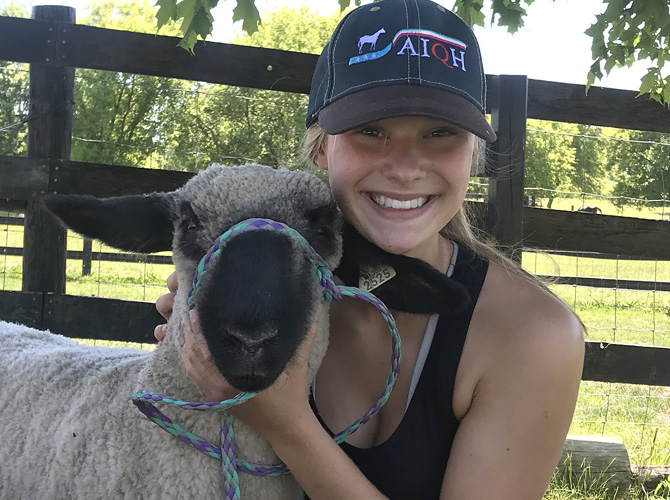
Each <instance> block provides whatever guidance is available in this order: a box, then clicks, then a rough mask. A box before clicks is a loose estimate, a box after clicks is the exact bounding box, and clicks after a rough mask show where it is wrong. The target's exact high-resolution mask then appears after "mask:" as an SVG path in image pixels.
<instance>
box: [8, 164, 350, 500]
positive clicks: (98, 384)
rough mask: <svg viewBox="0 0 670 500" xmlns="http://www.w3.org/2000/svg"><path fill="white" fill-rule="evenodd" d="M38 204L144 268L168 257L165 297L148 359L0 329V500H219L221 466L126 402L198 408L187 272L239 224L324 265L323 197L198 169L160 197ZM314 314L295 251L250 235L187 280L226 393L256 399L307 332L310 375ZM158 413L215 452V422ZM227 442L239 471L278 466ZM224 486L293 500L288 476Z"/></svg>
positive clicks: (216, 417) (278, 181) (316, 305)
mask: <svg viewBox="0 0 670 500" xmlns="http://www.w3.org/2000/svg"><path fill="white" fill-rule="evenodd" d="M45 203H46V206H47V208H49V209H50V210H51V211H52V212H53V213H55V214H56V215H57V216H58V217H60V218H61V219H62V220H63V221H64V222H65V224H66V225H67V226H68V227H70V228H71V229H73V230H75V231H77V232H79V233H81V234H84V235H86V236H88V237H93V238H97V239H100V240H102V241H103V242H105V243H107V244H109V245H111V246H114V247H117V248H120V249H124V250H128V251H136V252H144V253H149V252H156V251H162V250H167V249H170V248H172V249H173V259H174V262H175V266H176V268H177V275H178V282H179V289H178V293H177V296H176V297H175V303H174V310H173V315H172V317H171V319H170V321H169V322H168V327H167V335H166V338H165V340H163V341H162V342H161V343H160V344H159V345H158V346H157V347H156V349H155V350H154V351H153V352H142V351H137V350H133V349H110V348H104V347H91V346H85V345H80V344H78V343H76V342H73V341H71V340H69V339H67V338H65V337H62V336H60V335H55V334H51V333H49V332H42V331H37V330H34V329H31V328H28V327H25V326H21V325H16V324H11V323H6V322H0V380H1V381H2V383H1V387H0V402H1V403H0V404H2V408H3V410H2V415H3V431H2V439H0V499H2V500H10V499H12V500H14V499H17V498H50V499H54V500H59V499H63V500H65V499H67V500H72V499H103V498H105V499H117V498H119V499H121V498H132V499H133V500H141V499H159V498H160V499H163V498H208V499H209V498H212V499H214V498H223V494H222V486H221V477H222V470H221V464H220V463H219V462H217V461H216V460H214V459H212V458H211V457H209V456H207V455H205V454H203V453H199V452H198V451H196V450H194V449H193V448H191V447H189V446H185V445H183V444H182V443H179V442H178V441H177V440H176V439H175V438H174V437H172V436H171V435H169V434H168V433H166V432H163V431H162V430H160V429H159V428H158V427H157V426H155V425H154V424H153V423H152V422H151V421H149V420H147V419H146V418H144V417H143V416H142V414H141V413H140V412H139V411H137V409H136V408H135V407H134V406H133V404H132V403H131V401H130V396H131V395H132V394H133V393H134V392H136V391H138V390H140V389H143V390H149V391H153V392H157V393H161V394H166V395H170V396H175V397H179V398H180V399H183V400H187V401H202V399H203V396H202V394H201V393H200V391H199V390H198V388H197V387H196V385H195V384H194V383H193V381H192V380H191V379H190V378H189V377H188V375H187V374H186V371H185V369H184V365H183V362H182V359H181V349H182V346H183V342H184V339H183V329H184V327H185V326H186V325H187V324H188V323H187V321H188V319H187V318H188V309H189V306H188V305H187V295H188V292H189V290H190V288H191V282H192V280H193V275H194V271H195V269H196V266H197V264H198V262H199V260H200V258H201V257H202V256H203V255H204V254H205V252H206V251H207V250H208V249H209V247H210V246H211V245H212V243H213V242H214V241H215V239H216V238H217V237H218V236H219V235H221V234H222V233H223V232H224V231H225V230H226V229H228V228H229V227H231V226H233V225H234V224H236V223H237V222H239V221H240V220H243V219H247V218H252V217H263V218H270V219H273V220H276V221H279V222H282V223H284V224H286V225H288V226H290V227H292V228H294V229H295V230H297V231H298V232H299V233H300V234H302V235H303V236H304V237H305V238H306V239H307V240H308V241H309V243H310V244H311V246H312V247H313V248H314V249H315V250H316V252H318V253H319V255H321V257H322V258H323V259H324V261H325V263H326V264H327V265H328V266H329V267H331V268H335V267H336V266H337V264H338V261H339V259H340V256H341V231H340V225H341V215H340V213H339V211H338V210H337V208H336V206H335V204H334V202H333V199H332V195H331V193H330V190H329V188H328V186H327V185H326V184H325V183H323V182H321V181H320V180H319V179H318V178H316V177H314V176H312V175H310V174H307V173H305V172H294V171H288V170H274V169H272V168H269V167H263V166H260V165H245V166H240V167H224V166H220V165H213V166H210V167H209V168H207V169H206V170H204V171H203V172H201V173H200V174H198V175H196V176H195V177H193V178H192V179H191V180H190V181H188V182H187V183H186V184H185V185H184V186H183V187H181V188H180V189H178V190H176V191H174V192H170V193H154V194H151V195H145V196H132V197H120V198H111V199H107V200H99V199H96V198H92V197H86V196H72V197H51V198H47V199H46V200H45ZM322 299H323V289H322V288H321V286H320V285H319V282H318V280H317V278H316V274H315V272H314V269H313V267H312V264H310V263H309V262H308V261H307V260H306V259H305V258H304V256H303V251H302V248H301V246H300V244H299V243H297V242H296V241H295V239H293V238H290V237H288V236H287V235H286V234H282V233H279V232H273V231H262V232H254V233H244V234H240V235H238V236H236V237H235V238H233V239H231V240H230V241H229V242H228V243H227V245H226V247H225V249H224V250H223V251H222V253H221V256H220V257H219V259H218V260H217V262H216V263H212V264H211V266H210V269H209V270H208V272H207V275H206V276H205V277H204V278H203V281H202V285H201V288H200V291H199V293H198V295H197V296H196V297H195V309H196V311H198V313H199V316H200V321H201V327H202V330H203V334H204V336H205V338H206V340H207V345H208V347H209V349H210V351H211V352H212V356H213V358H214V361H215V364H216V366H217V368H218V369H219V371H220V372H221V373H222V375H223V376H224V377H225V378H226V379H227V380H228V381H229V382H230V383H231V385H233V386H234V387H236V388H238V389H240V390H243V391H258V390H262V389H264V388H265V387H267V386H269V385H270V384H271V383H272V382H273V381H274V380H275V379H276V377H277V376H278V375H279V374H280V373H281V372H282V371H283V369H284V367H285V366H286V364H287V363H288V362H289V360H290V358H291V356H292V354H293V353H294V351H295V349H296V347H297V346H298V345H299V344H300V342H301V341H302V340H303V339H304V338H305V335H306V333H307V331H308V329H309V327H310V325H311V324H312V323H313V321H314V320H315V319H316V318H317V317H318V320H319V326H318V332H317V336H316V339H315V340H314V344H313V349H312V352H311V357H310V360H309V365H308V367H309V376H310V377H313V376H314V374H315V371H316V368H317V367H318V365H319V363H320V360H321V357H322V356H323V354H324V353H325V350H326V346H327V333H328V316H327V314H328V307H327V304H322ZM63 313H64V314H67V312H66V311H64V312H63ZM217 325H218V326H217ZM220 325H223V330H224V332H223V333H219V331H220V329H221V328H220ZM161 411H163V412H164V413H165V415H167V416H168V417H169V418H171V419H172V420H173V421H175V422H177V423H179V424H180V425H181V426H183V427H184V428H186V429H188V430H189V431H191V432H193V433H194V434H196V435H197V436H200V437H201V438H203V439H205V440H207V441H209V442H210V443H219V442H220V432H221V419H222V417H221V414H220V413H211V412H210V413H204V412H191V411H185V410H178V409H173V408H161ZM235 441H236V445H237V455H238V456H239V457H241V458H242V459H244V460H247V461H249V462H253V463H259V464H268V465H271V464H275V463H277V462H278V459H277V457H276V455H275V454H274V452H273V451H272V449H271V447H270V446H269V445H268V444H267V443H266V442H264V441H263V440H262V439H260V438H259V437H258V436H257V435H256V434H254V432H253V431H251V429H249V428H248V427H246V426H244V425H243V423H242V422H236V423H235ZM239 485H240V491H241V495H242V498H243V499H261V498H262V499H282V500H284V499H287V498H302V493H301V490H300V488H299V487H298V485H297V483H296V482H295V480H294V479H293V478H292V477H291V476H290V475H284V476H280V477H271V478H266V477H260V478H259V477H255V476H252V475H249V474H240V476H239Z"/></svg>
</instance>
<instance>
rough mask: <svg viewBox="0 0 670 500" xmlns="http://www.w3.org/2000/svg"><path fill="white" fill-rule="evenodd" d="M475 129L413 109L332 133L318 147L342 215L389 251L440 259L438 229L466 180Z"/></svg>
mask: <svg viewBox="0 0 670 500" xmlns="http://www.w3.org/2000/svg"><path fill="white" fill-rule="evenodd" d="M474 148H475V137H474V135H473V134H471V133H470V132H467V131H465V130H463V129H461V128H459V127H456V126H454V125H451V124H449V123H447V122H443V121H439V120H434V119H431V118H424V117H418V116H404V117H399V118H389V119H385V120H379V121H376V122H373V123H370V124H368V125H364V126H361V127H359V128H356V129H353V130H351V131H348V132H345V133H343V134H339V135H329V136H327V138H326V143H325V146H324V148H323V150H322V151H321V152H320V153H319V154H318V155H317V157H316V163H317V165H318V166H319V167H320V168H322V169H324V170H328V176H329V178H330V185H331V188H332V190H333V194H334V196H335V199H336V201H337V203H338V205H339V207H340V209H341V210H342V212H343V213H344V215H345V217H346V218H347V220H348V221H349V222H350V223H352V224H353V225H354V227H356V229H358V231H359V232H360V233H361V234H362V235H363V236H365V237H366V238H367V239H368V240H369V241H371V242H373V243H374V244H375V245H377V246H378V247H380V248H382V249H384V250H386V251H387V252H391V253H395V254H404V255H408V256H411V257H415V258H420V259H422V260H425V261H426V262H429V263H431V264H433V265H434V266H438V265H440V266H441V263H440V262H439V261H438V259H439V255H440V253H439V241H440V237H439V232H440V230H441V229H442V228H443V227H444V226H445V225H446V224H447V222H449V221H450V220H451V219H452V218H453V217H454V215H455V214H456V212H457V211H458V209H459V208H460V206H461V204H462V203H463V200H464V199H465V193H466V191H467V188H468V181H469V178H470V167H471V165H472V160H473V153H474Z"/></svg>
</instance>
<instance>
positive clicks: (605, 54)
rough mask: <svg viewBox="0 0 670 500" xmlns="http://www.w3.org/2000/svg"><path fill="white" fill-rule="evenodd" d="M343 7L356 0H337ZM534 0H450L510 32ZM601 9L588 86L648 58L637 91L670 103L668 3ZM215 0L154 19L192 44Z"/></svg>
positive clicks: (184, 3) (169, 7) (647, 1)
mask: <svg viewBox="0 0 670 500" xmlns="http://www.w3.org/2000/svg"><path fill="white" fill-rule="evenodd" d="M337 1H338V4H339V5H340V9H341V10H342V11H344V10H345V9H347V8H349V7H350V6H351V5H352V4H354V5H360V4H361V0H337ZM534 1H535V0H455V1H454V6H453V8H454V11H455V12H456V13H457V14H458V15H460V16H461V17H462V18H463V19H464V20H465V22H467V23H468V24H469V25H470V26H474V25H478V26H484V25H485V23H486V17H485V14H484V7H485V6H486V7H488V8H489V9H490V12H491V17H490V20H489V22H490V23H491V24H497V25H499V26H506V27H507V29H508V31H509V32H510V33H515V32H516V31H517V30H518V29H519V28H521V27H522V26H523V24H524V21H525V16H526V14H527V11H526V8H527V7H528V6H530V5H531V4H532V3H533V2H534ZM603 1H604V3H605V4H606V9H605V11H604V12H603V13H601V14H599V15H597V16H596V22H595V23H594V24H593V25H592V26H591V27H590V28H589V29H588V30H587V31H586V33H587V34H588V35H589V36H591V38H592V46H591V51H592V57H593V61H594V62H593V65H592V66H591V69H590V71H589V73H588V75H587V77H588V83H587V89H588V87H589V86H590V85H591V84H593V83H594V82H595V81H596V80H597V79H600V78H602V77H603V71H604V72H605V73H606V74H608V73H609V72H610V71H611V70H612V69H613V68H614V67H615V66H627V67H630V66H631V65H632V64H633V63H634V62H635V61H640V60H646V59H649V60H650V63H651V66H650V68H649V72H648V73H647V74H646V75H645V76H644V77H643V78H642V80H641V82H640V93H641V94H649V95H650V97H651V98H652V99H655V100H657V101H659V102H664V103H665V104H667V105H670V78H669V77H668V76H667V75H666V76H664V74H663V69H664V65H665V62H666V60H670V4H669V3H668V2H667V1H666V0H603ZM217 3H218V0H157V2H156V5H157V6H158V12H157V14H156V19H157V25H158V27H159V29H160V27H161V26H163V25H165V24H166V23H169V22H181V24H180V30H181V33H182V36H183V39H182V41H181V42H180V45H181V46H182V47H184V48H185V49H187V50H191V51H192V50H193V48H194V46H195V44H196V42H197V41H198V39H202V40H204V39H206V38H207V36H209V35H210V34H211V32H212V23H213V18H212V14H211V10H212V9H213V8H214V7H215V6H216V4H217ZM238 20H242V21H243V24H242V26H243V29H244V30H245V31H246V32H247V33H254V32H255V31H256V30H257V29H258V27H259V26H260V23H261V17H260V14H259V12H258V9H257V8H256V6H255V0H237V6H236V7H235V9H234V10H233V21H238Z"/></svg>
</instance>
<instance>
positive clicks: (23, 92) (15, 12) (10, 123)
mask: <svg viewBox="0 0 670 500" xmlns="http://www.w3.org/2000/svg"><path fill="white" fill-rule="evenodd" d="M27 15H28V13H27V12H26V11H25V10H24V9H23V7H21V6H19V5H17V4H15V3H13V2H11V3H9V4H8V5H6V6H4V7H3V8H2V10H0V16H11V17H27ZM27 119H28V68H27V65H24V64H21V63H11V62H7V61H0V154H5V155H16V156H21V155H25V154H26V152H27V145H26V140H27V134H28V126H27V124H26V121H27Z"/></svg>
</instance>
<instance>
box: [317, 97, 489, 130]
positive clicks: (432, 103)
mask: <svg viewBox="0 0 670 500" xmlns="http://www.w3.org/2000/svg"><path fill="white" fill-rule="evenodd" d="M399 87H400V88H399ZM398 116H426V117H429V118H435V119H437V120H444V121H446V122H449V123H452V124H454V125H456V126H459V127H461V128H463V129H465V130H468V131H470V132H472V133H473V134H475V135H476V136H478V137H481V138H482V139H484V140H486V141H487V142H494V141H495V140H496V133H495V132H494V131H493V129H492V128H491V125H489V123H488V122H487V121H486V117H485V116H484V114H483V113H482V112H481V111H480V110H479V109H478V108H477V106H475V105H474V104H473V103H471V102H470V101H469V100H467V99H466V98H464V97H461V96H459V95H456V94H453V93H451V92H448V91H445V90H439V89H434V88H429V87H423V86H420V85H402V86H398V85H386V86H383V87H376V88H372V89H366V90H362V91H360V92H356V93H353V94H349V95H347V96H344V97H341V98H339V99H337V100H336V101H335V102H333V103H331V104H329V105H328V106H326V107H324V108H323V109H322V110H321V111H319V114H318V121H319V125H321V128H322V129H323V130H324V131H325V132H326V133H327V134H331V135H336V134H341V133H343V132H346V131H347V130H351V129H352V128H355V127H358V126H361V125H365V124H366V123H370V122H373V121H376V120H382V119H384V118H395V117H398Z"/></svg>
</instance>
